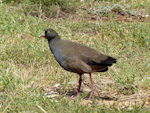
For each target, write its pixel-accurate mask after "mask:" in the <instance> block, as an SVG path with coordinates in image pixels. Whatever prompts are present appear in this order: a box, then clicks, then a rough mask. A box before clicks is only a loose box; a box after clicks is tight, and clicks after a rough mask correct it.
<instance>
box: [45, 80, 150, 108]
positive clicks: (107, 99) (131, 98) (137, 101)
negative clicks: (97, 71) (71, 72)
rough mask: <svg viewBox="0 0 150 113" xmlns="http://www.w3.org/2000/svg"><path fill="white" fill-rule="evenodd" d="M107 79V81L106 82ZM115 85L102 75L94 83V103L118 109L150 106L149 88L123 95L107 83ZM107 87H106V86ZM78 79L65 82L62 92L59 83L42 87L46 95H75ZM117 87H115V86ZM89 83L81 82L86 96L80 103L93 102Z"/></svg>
mask: <svg viewBox="0 0 150 113" xmlns="http://www.w3.org/2000/svg"><path fill="white" fill-rule="evenodd" d="M106 81H107V82H106ZM106 84H107V85H108V84H109V85H112V86H113V85H115V84H116V83H114V82H113V81H112V80H110V79H109V78H108V77H102V78H101V83H96V84H95V90H94V94H93V95H92V98H94V99H96V102H95V104H96V105H106V106H108V107H109V106H113V105H115V106H117V108H118V109H122V108H125V107H127V108H128V109H133V106H135V105H138V106H140V107H142V108H143V109H149V108H150V90H139V91H137V92H134V93H133V94H128V95H123V94H117V90H115V89H114V87H113V88H111V90H109V88H108V86H107V85H106ZM106 87H107V88H106ZM77 88H78V81H74V82H69V83H68V84H67V88H66V89H65V91H66V92H63V89H62V87H61V84H55V85H54V86H53V87H49V88H46V87H45V88H43V90H44V92H45V94H46V95H47V97H50V98H55V97H57V96H64V97H66V98H68V97H75V96H76V94H77ZM116 89H117V87H116ZM90 91H91V88H90V84H89V83H86V82H85V81H84V82H83V83H82V88H81V94H82V93H83V92H84V93H87V96H86V97H85V98H84V99H83V100H82V101H81V102H80V104H81V105H88V106H91V104H93V102H92V100H89V99H88V98H89V95H90Z"/></svg>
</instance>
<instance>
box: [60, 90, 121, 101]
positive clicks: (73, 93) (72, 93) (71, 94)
mask: <svg viewBox="0 0 150 113" xmlns="http://www.w3.org/2000/svg"><path fill="white" fill-rule="evenodd" d="M59 93H60V92H59ZM60 94H61V95H63V96H65V97H76V95H77V91H76V90H72V91H66V92H64V93H60ZM80 97H83V99H89V97H90V92H89V93H85V92H82V91H81V92H80ZM91 99H98V100H109V101H111V100H114V101H117V100H118V98H116V97H109V96H101V95H94V94H93V95H92V98H91Z"/></svg>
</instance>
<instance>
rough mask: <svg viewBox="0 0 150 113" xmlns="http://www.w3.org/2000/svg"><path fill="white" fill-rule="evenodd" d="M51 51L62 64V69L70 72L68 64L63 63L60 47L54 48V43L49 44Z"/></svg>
mask: <svg viewBox="0 0 150 113" xmlns="http://www.w3.org/2000/svg"><path fill="white" fill-rule="evenodd" d="M49 46H50V49H51V51H52V53H53V54H54V57H55V59H56V60H57V62H58V63H59V64H60V66H61V67H63V68H64V69H65V70H69V69H68V67H67V66H66V64H65V63H64V61H63V58H62V54H61V51H60V48H59V47H56V46H53V44H52V43H49Z"/></svg>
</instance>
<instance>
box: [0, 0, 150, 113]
mask: <svg viewBox="0 0 150 113" xmlns="http://www.w3.org/2000/svg"><path fill="white" fill-rule="evenodd" d="M53 1H54V0H53ZM142 1H143V0H138V2H136V3H135V2H133V3H132V2H127V3H130V5H131V7H132V8H136V10H138V9H146V10H147V13H148V14H149V13H150V9H149V2H148V1H146V0H145V1H143V2H142ZM5 2H6V1H3V2H2V3H0V5H1V6H0V26H1V27H0V37H1V38H0V48H1V49H0V112H43V110H45V111H47V112H48V113H50V112H53V113H55V112H56V113H58V112H61V113H62V112H68V113H70V112H71V113H78V112H79V113H80V112H83V113H87V112H89V113H91V112H95V113H99V112H102V113H105V112H106V113H108V112H111V113H112V112H114V113H116V112H133V113H134V112H139V113H140V112H145V113H146V112H147V113H148V112H149V108H147V109H144V108H145V107H144V105H142V104H144V101H145V100H144V98H143V100H142V101H143V103H141V104H136V105H133V106H132V109H130V108H131V107H130V106H127V107H121V106H118V103H119V102H118V103H115V104H112V105H110V106H107V105H105V104H103V102H101V104H97V101H100V100H101V99H98V98H93V99H92V100H91V104H88V105H87V104H86V105H82V104H81V102H83V101H84V100H85V99H84V97H85V95H87V92H84V91H83V93H82V94H81V97H80V99H78V100H70V99H68V98H66V96H64V95H65V94H64V92H69V91H70V90H73V88H75V91H74V92H76V88H77V87H78V78H79V76H78V75H76V74H73V73H70V72H66V71H65V70H63V69H62V68H61V67H60V66H59V65H58V63H57V62H56V61H55V59H54V57H53V55H52V53H51V52H50V50H49V47H48V43H47V40H45V39H43V38H39V37H40V36H41V35H44V31H43V30H44V29H45V28H48V27H50V28H53V29H55V30H56V31H57V32H58V34H59V35H60V36H61V37H62V38H63V39H68V40H72V41H75V42H79V43H81V44H85V45H87V46H89V47H92V48H94V49H96V50H98V51H100V52H102V53H103V54H107V55H110V56H113V57H115V58H117V63H116V64H115V65H113V66H112V67H110V68H109V71H108V72H106V73H101V76H99V75H100V73H94V74H92V75H93V80H94V83H95V84H96V85H97V86H98V87H100V90H98V92H103V91H104V92H107V93H110V94H116V95H117V97H124V96H129V97H130V96H132V95H134V94H139V95H141V96H142V94H143V93H144V94H147V95H149V94H150V78H149V76H150V70H149V68H150V22H149V21H145V22H139V21H138V20H137V21H136V22H134V23H132V22H118V21H117V20H115V19H112V15H111V14H110V15H108V17H109V18H110V21H108V22H105V21H103V22H101V21H99V20H95V21H92V20H90V21H87V20H86V18H87V17H88V16H90V14H88V9H90V8H91V7H96V6H97V5H98V4H99V5H101V4H100V3H98V2H96V1H94V0H93V1H91V2H90V1H84V4H83V3H80V1H78V2H73V3H67V1H66V2H65V3H64V4H61V3H60V4H59V5H63V6H61V7H64V6H68V7H67V8H68V9H65V10H69V13H68V14H69V17H66V18H59V19H58V20H56V19H55V18H53V19H52V18H50V17H54V16H55V14H56V12H57V8H56V5H55V4H54V3H52V4H50V6H46V5H45V4H44V3H46V2H47V1H44V0H43V1H41V2H40V3H41V4H40V3H35V4H33V3H32V2H30V1H25V2H24V3H22V2H19V0H18V1H17V2H11V1H10V2H9V3H5ZM141 2H142V3H141ZM102 3H103V4H109V3H108V2H104V1H103V2H102ZM113 3H118V4H121V3H122V1H121V0H120V1H118V2H116V1H114V2H111V3H110V4H113ZM70 7H73V9H74V11H71V10H70V9H69V8H70ZM86 8H87V9H86ZM84 9H86V10H84ZM46 12H48V14H47V13H46ZM36 15H38V16H36ZM83 78H84V83H90V81H89V76H87V75H84V77H83ZM106 78H109V80H111V81H113V82H114V83H108V81H105V80H106ZM103 81H105V82H106V83H103V84H102V82H103ZM74 82H75V84H73V88H72V87H71V84H70V83H74ZM58 83H59V84H60V85H61V88H58V90H59V91H58V92H59V93H62V92H63V94H64V95H60V94H59V95H58V96H57V97H54V98H49V97H48V96H47V95H45V93H49V92H51V90H52V89H53V86H54V85H55V84H58ZM82 89H84V85H83V88H82ZM141 92H142V93H141Z"/></svg>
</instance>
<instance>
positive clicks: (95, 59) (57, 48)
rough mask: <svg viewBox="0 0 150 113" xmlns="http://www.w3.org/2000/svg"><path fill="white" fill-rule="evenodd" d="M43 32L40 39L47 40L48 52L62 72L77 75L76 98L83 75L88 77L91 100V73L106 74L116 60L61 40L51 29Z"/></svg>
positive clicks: (92, 87) (92, 88) (92, 89)
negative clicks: (51, 54)
mask: <svg viewBox="0 0 150 113" xmlns="http://www.w3.org/2000/svg"><path fill="white" fill-rule="evenodd" d="M44 31H45V35H44V36H41V37H45V38H46V39H47V41H48V44H49V47H50V50H51V52H52V53H53V55H54V57H55V59H56V61H57V62H58V63H59V65H60V66H61V67H62V68H63V69H64V70H66V71H69V72H73V73H77V74H78V75H79V77H80V78H79V86H78V91H77V97H79V95H80V88H81V83H82V75H83V74H85V73H87V74H89V75H90V81H91V93H90V96H89V98H91V96H92V94H93V91H94V86H93V79H92V76H91V73H93V72H106V71H107V70H108V66H112V64H113V63H116V62H117V60H116V58H113V57H111V56H107V55H104V54H102V53H100V52H99V51H97V50H95V49H93V48H90V47H88V46H85V45H82V44H79V43H76V42H72V41H69V40H65V39H61V38H60V36H59V35H58V33H57V32H56V31H55V30H53V29H52V28H47V29H45V30H44Z"/></svg>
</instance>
